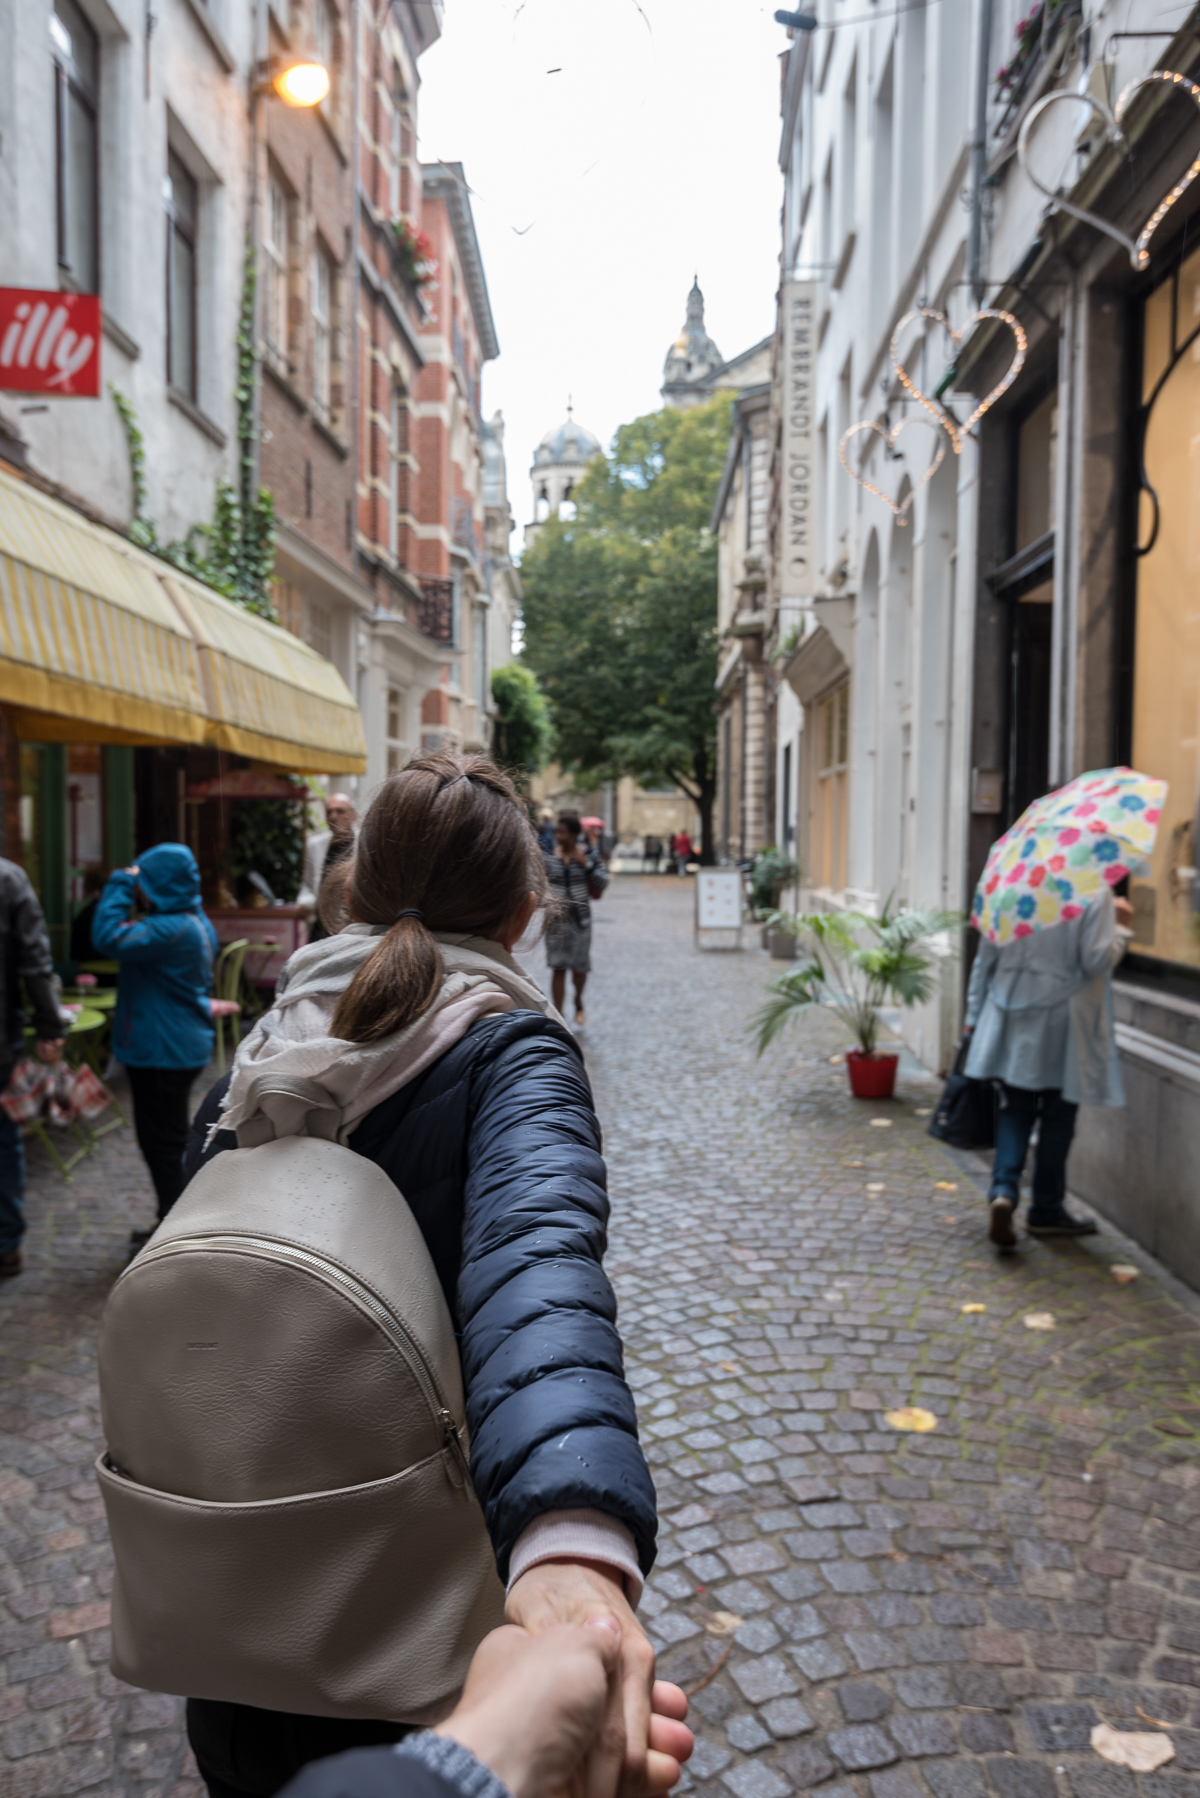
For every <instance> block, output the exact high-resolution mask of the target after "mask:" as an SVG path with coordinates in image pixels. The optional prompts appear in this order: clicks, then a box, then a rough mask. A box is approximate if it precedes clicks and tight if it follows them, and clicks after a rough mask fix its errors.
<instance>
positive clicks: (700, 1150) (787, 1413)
mask: <svg viewBox="0 0 1200 1798" xmlns="http://www.w3.org/2000/svg"><path fill="white" fill-rule="evenodd" d="M691 903H692V889H691V886H690V883H687V884H685V883H684V882H681V881H677V880H675V879H673V878H669V877H661V878H659V879H657V880H655V879H653V878H647V879H641V878H627V879H622V880H618V881H614V883H613V885H612V887H611V888H610V890H609V893H608V894H607V895H606V897H605V899H604V902H603V904H602V905H601V906H600V907H598V908H597V919H598V923H597V930H596V964H597V972H596V974H595V975H594V977H593V980H592V984H591V987H590V989H589V992H588V1023H587V1026H586V1030H585V1033H584V1040H585V1048H586V1051H587V1055H588V1061H589V1065H590V1068H591V1071H592V1074H593V1078H594V1080H595V1084H596V1093H597V1099H598V1103H599V1106H600V1111H601V1116H602V1118H603V1121H604V1125H605V1131H606V1138H607V1151H608V1155H609V1162H610V1170H611V1184H612V1192H613V1201H614V1220H613V1231H612V1250H611V1254H610V1259H609V1267H610V1271H611V1272H612V1274H613V1276H614V1279H615V1281H616V1284H617V1288H618V1292H619V1296H620V1301H621V1322H622V1328H623V1331H624V1334H625V1339H626V1345H627V1358H628V1367H629V1372H630V1376H631V1380H632V1382H633V1384H634V1387H635V1390H636V1391H637V1394H638V1399H639V1404H640V1406H641V1413H642V1419H643V1438H644V1441H645V1443H646V1447H647V1450H648V1452H649V1454H650V1457H651V1461H652V1464H653V1467H654V1472H655V1477H656V1480H657V1482H658V1486H659V1495H660V1506H661V1511H662V1517H663V1529H662V1549H661V1553H660V1557H659V1562H658V1566H657V1568H656V1570H655V1572H654V1574H653V1576H652V1578H651V1580H650V1583H649V1586H648V1589H647V1595H646V1598H645V1599H644V1601H643V1615H644V1617H645V1618H646V1620H647V1624H648V1627H649V1628H650V1629H651V1630H652V1631H653V1632H654V1634H655V1637H656V1640H657V1642H658V1644H659V1646H660V1658H661V1665H662V1668H663V1670H664V1672H666V1673H667V1674H668V1675H669V1676H670V1677H673V1678H676V1679H678V1680H680V1681H681V1682H682V1683H683V1684H685V1685H687V1686H690V1687H692V1688H693V1699H692V1703H693V1721H694V1723H695V1724H696V1727H697V1729H698V1732H699V1736H700V1742H699V1746H698V1749H697V1754H696V1757H695V1759H694V1761H693V1762H692V1767H691V1771H690V1774H689V1776H688V1783H689V1784H690V1785H691V1786H693V1787H694V1788H697V1789H699V1790H700V1791H702V1792H703V1793H704V1794H705V1798H708V1795H709V1794H711V1798H787V1795H788V1794H790V1793H793V1792H796V1793H805V1792H808V1791H809V1790H810V1789H815V1790H817V1792H818V1798H987V1795H988V1794H989V1793H990V1794H993V1795H994V1798H1136V1793H1137V1788H1138V1787H1139V1786H1140V1787H1141V1788H1142V1792H1143V1794H1144V1798H1200V1525H1197V1524H1195V1523H1194V1522H1193V1519H1195V1518H1196V1517H1197V1516H1198V1514H1200V1402H1198V1398H1197V1394H1198V1392H1200V1386H1198V1383H1197V1365H1196V1364H1197V1359H1198V1357H1200V1333H1198V1327H1197V1321H1196V1319H1197V1317H1198V1316H1200V1306H1197V1305H1196V1303H1195V1301H1192V1300H1190V1299H1189V1300H1185V1301H1183V1302H1181V1300H1180V1297H1179V1296H1178V1292H1177V1289H1175V1288H1174V1286H1173V1283H1172V1282H1170V1281H1167V1280H1164V1279H1162V1278H1160V1277H1159V1276H1158V1275H1157V1273H1156V1271H1155V1269H1154V1268H1153V1265H1152V1264H1151V1263H1150V1262H1148V1261H1147V1260H1146V1258H1145V1257H1140V1256H1137V1255H1136V1253H1131V1251H1130V1249H1129V1245H1128V1244H1125V1243H1123V1242H1119V1241H1118V1240H1116V1239H1114V1237H1113V1236H1112V1235H1111V1234H1106V1235H1103V1236H1101V1237H1099V1238H1093V1239H1092V1240H1091V1242H1090V1243H1086V1244H1082V1245H1081V1244H1063V1245H1052V1244H1048V1243H1037V1244H1035V1243H1031V1242H1025V1243H1023V1245H1022V1248H1021V1251H1020V1253H1019V1254H1018V1255H1017V1256H1015V1257H1013V1258H1011V1259H1009V1260H1006V1261H998V1260H997V1259H995V1258H994V1256H993V1254H992V1252H991V1250H990V1249H989V1248H988V1246H987V1244H986V1243H985V1241H984V1239H983V1225H982V1203H981V1195H980V1190H979V1189H980V1187H981V1184H982V1182H981V1174H980V1168H979V1164H978V1163H977V1162H975V1161H974V1159H973V1158H971V1157H963V1156H955V1155H953V1154H951V1153H949V1152H947V1151H944V1150H942V1149H941V1148H940V1147H939V1146H938V1145H937V1144H935V1143H933V1142H932V1141H931V1140H930V1139H929V1137H928V1136H926V1135H925V1133H924V1132H925V1124H926V1117H925V1116H924V1115H922V1114H923V1113H925V1112H926V1110H927V1108H928V1107H929V1105H930V1103H931V1100H932V1095H933V1093H934V1091H935V1090H936V1089H935V1087H934V1086H933V1084H932V1083H931V1082H930V1081H928V1080H925V1079H923V1078H909V1079H905V1078H903V1077H902V1079H901V1082H900V1087H899V1091H898V1096H897V1099H896V1100H895V1101H892V1102H889V1103H867V1104H863V1103H859V1102H855V1101H853V1100H852V1099H850V1098H849V1097H848V1096H847V1093H846V1085H845V1081H846V1075H845V1069H844V1067H842V1066H840V1065H831V1062H830V1056H831V1055H834V1054H835V1053H837V1052H838V1050H839V1049H840V1047H841V1046H842V1039H841V1035H840V1031H839V1027H838V1026H837V1024H836V1022H835V1021H834V1020H833V1019H831V1018H828V1017H826V1016H820V1017H816V1018H813V1019H810V1020H808V1021H807V1022H806V1023H805V1024H803V1025H802V1026H800V1027H798V1028H797V1029H796V1030H795V1031H794V1032H793V1034H792V1036H791V1037H790V1038H788V1039H785V1040H784V1041H783V1042H782V1043H781V1044H779V1045H778V1046H777V1047H776V1048H775V1049H774V1050H772V1051H770V1052H769V1053H768V1056H767V1057H766V1058H765V1059H764V1061H763V1062H761V1063H756V1062H755V1060H754V1058H753V1053H752V1051H751V1049H750V1048H749V1047H748V1044H747V1040H746V1037H745V1034H744V1030H745V1023H746V1020H747V1018H748V1017H749V1016H750V1015H751V1013H752V1012H753V1010H754V1007H755V1005H756V1004H757V1002H758V997H759V994H760V992H761V989H762V986H763V984H764V982H765V980H766V979H767V978H769V976H770V973H771V972H772V969H771V966H770V964H769V963H768V962H767V961H766V959H765V957H763V956H762V955H761V954H760V953H759V952H758V951H756V950H754V951H747V952H745V953H744V954H741V955H719V954H712V955H701V954H698V953H697V952H696V951H695V950H694V949H693V947H692V939H691V911H690V907H691ZM775 971H777V970H775ZM32 1171H33V1179H32V1182H31V1193H30V1213H31V1220H32V1228H31V1232H30V1236H29V1239H28V1247H29V1260H30V1268H29V1272H28V1273H27V1274H25V1275H24V1276H23V1277H22V1278H21V1279H20V1280H19V1281H15V1282H10V1283H7V1284H5V1285H4V1286H0V1353H2V1354H3V1357H4V1359H3V1368H2V1375H3V1399H2V1400H0V1413H2V1415H0V1506H2V1507H3V1517H2V1522H0V1597H2V1598H3V1601H4V1610H3V1611H2V1612H0V1617H2V1619H3V1620H2V1622H0V1657H2V1658H3V1663H4V1669H5V1675H6V1679H7V1684H6V1685H3V1686H0V1745H2V1748H3V1754H2V1755H0V1798H35V1795H40V1794H48V1795H54V1794H58V1793H63V1794H66V1793H72V1792H77V1791H86V1792H88V1793H89V1794H93V1795H95V1798H202V1792H201V1788H200V1787H199V1785H198V1783H197V1782H196V1779H195V1775H194V1770H193V1769H192V1768H191V1766H190V1762H189V1760H188V1758H187V1754H186V1744H185V1742H184V1739H183V1736H182V1730H181V1714H180V1713H181V1706H180V1705H179V1704H178V1703H177V1701H175V1700H173V1699H167V1698H161V1697H157V1696H153V1695H149V1694H143V1693H135V1692H132V1691H130V1690H129V1689H128V1688H126V1687H124V1686H122V1685H121V1684H120V1682H118V1681H116V1680H114V1679H113V1678H112V1677H111V1675H110V1674H109V1673H108V1672H107V1668H106V1659H107V1652H108V1643H107V1630H106V1624H107V1607H106V1597H107V1592H108V1586H109V1558H108V1551H107V1545H106V1542H105V1537H104V1524H103V1515H102V1510H101V1507H100V1504H99V1500H98V1498H97V1496H96V1493H95V1488H94V1485H93V1482H92V1476H91V1460H92V1456H93V1454H94V1453H95V1449H96V1446H97V1443H98V1440H99V1435H100V1429H99V1410H98V1401H97V1394H96V1386H95V1352H94V1340H95V1330H96V1323H97V1319H98V1317H99V1313H100V1310H101V1307H102V1305H103V1302H104V1298H105V1295H106V1293H107V1290H108V1287H109V1286H110V1285H111V1282H112V1280H113V1278H114V1277H115V1275H116V1273H117V1272H118V1271H119V1269H120V1267H121V1265H122V1262H123V1244H124V1242H125V1240H126V1237H127V1233H128V1230H129V1228H130V1225H131V1223H133V1222H134V1221H142V1220H143V1219H144V1218H145V1216H146V1215H147V1213H148V1211H149V1209H150V1206H149V1198H148V1191H149V1189H148V1184H147V1182H146V1179H145V1176H144V1174H143V1171H142V1168H141V1164H140V1162H139V1160H138V1157H137V1153H136V1150H135V1149H134V1147H133V1144H132V1142H131V1140H130V1138H129V1135H128V1134H127V1133H126V1132H120V1133H117V1134H115V1135H113V1136H110V1137H108V1138H107V1139H106V1140H105V1143H104V1144H103V1147H102V1151H101V1153H100V1155H98V1156H97V1157H96V1159H95V1160H94V1161H92V1162H88V1163H85V1164H84V1165H83V1166H82V1167H81V1168H80V1169H78V1170H77V1172H76V1178H75V1181H74V1183H73V1185H72V1186H70V1187H69V1188H68V1187H64V1186H63V1185H62V1183H61V1181H59V1180H58V1179H57V1178H55V1177H53V1176H52V1175H50V1174H49V1173H48V1171H47V1169H46V1166H45V1164H44V1163H41V1162H40V1161H38V1160H37V1158H36V1155H35V1157H34V1160H33V1168H32ZM1127 1260H1129V1261H1137V1262H1138V1263H1139V1264H1140V1267H1141V1270H1142V1271H1141V1277H1140V1278H1138V1279H1137V1280H1135V1281H1134V1282H1132V1283H1131V1284H1125V1285H1121V1284H1118V1283H1117V1281H1116V1279H1115V1278H1114V1276H1113V1274H1112V1271H1111V1267H1112V1264H1113V1263H1114V1262H1117V1263H1121V1262H1125V1261H1127ZM964 1305H976V1306H977V1305H983V1306H986V1310H983V1311H970V1312H964V1311H963V1309H962V1307H963V1306H964ZM1039 1312H1042V1313H1045V1312H1048V1313H1050V1314H1051V1315H1052V1317H1053V1320H1054V1327H1053V1329H1050V1330H1044V1331H1042V1330H1031V1329H1028V1328H1027V1327H1026V1325H1025V1323H1024V1321H1023V1320H1024V1319H1025V1318H1026V1317H1028V1316H1031V1315H1036V1314H1037V1313H1039ZM910 1404H911V1405H919V1406H922V1407H924V1408H926V1409H928V1410H929V1411H931V1412H933V1413H934V1414H935V1415H936V1417H937V1427H936V1429H935V1430H933V1431H932V1432H930V1433H928V1434H924V1435H905V1434H901V1433H898V1432H897V1431H895V1430H893V1429H891V1428H889V1427H888V1426H887V1424H886V1422H885V1420H884V1417H883V1413H884V1412H885V1411H886V1410H890V1409H892V1408H893V1407H895V1406H904V1405H910ZM1101 1721H1105V1722H1108V1723H1110V1724H1113V1725H1114V1726H1116V1727H1118V1728H1122V1727H1125V1728H1129V1727H1132V1728H1135V1729H1140V1730H1144V1731H1148V1732H1151V1733H1161V1732H1162V1730H1163V1727H1164V1726H1166V1725H1169V1735H1170V1738H1171V1740H1172V1742H1173V1744H1174V1747H1175V1751H1176V1758H1175V1759H1174V1760H1173V1761H1172V1762H1171V1763H1170V1764H1169V1765H1168V1766H1166V1767H1165V1768H1163V1769H1162V1770H1160V1771H1159V1772H1158V1773H1156V1774H1151V1775H1134V1774H1132V1773H1130V1772H1128V1771H1126V1770H1125V1769H1123V1768H1120V1767H1117V1766H1113V1765H1110V1764H1109V1763H1108V1762H1106V1761H1104V1760H1102V1759H1101V1758H1100V1757H1099V1756H1098V1755H1097V1754H1096V1753H1094V1752H1093V1751H1092V1749H1091V1747H1090V1732H1091V1729H1092V1727H1093V1726H1094V1724H1095V1723H1097V1722H1101Z"/></svg>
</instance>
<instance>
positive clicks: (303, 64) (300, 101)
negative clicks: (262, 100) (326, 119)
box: [270, 56, 329, 106]
mask: <svg viewBox="0 0 1200 1798" xmlns="http://www.w3.org/2000/svg"><path fill="white" fill-rule="evenodd" d="M270 87H271V92H272V93H274V94H276V95H277V96H278V97H279V99H281V100H282V101H283V103H284V105H285V106H319V105H320V104H321V102H322V100H324V99H326V98H327V97H328V94H329V70H328V69H327V68H326V67H325V64H324V63H323V62H317V60H316V59H315V57H311V56H294V57H292V58H291V59H290V61H288V62H285V63H283V64H282V65H281V66H280V67H279V68H278V69H276V70H275V71H274V73H273V74H272V75H271V78H270Z"/></svg>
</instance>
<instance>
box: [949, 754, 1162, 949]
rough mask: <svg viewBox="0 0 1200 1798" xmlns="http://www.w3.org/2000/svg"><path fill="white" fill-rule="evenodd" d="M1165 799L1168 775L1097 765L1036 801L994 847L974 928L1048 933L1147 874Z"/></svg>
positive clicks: (1001, 934) (1006, 936)
mask: <svg viewBox="0 0 1200 1798" xmlns="http://www.w3.org/2000/svg"><path fill="white" fill-rule="evenodd" d="M1166 796H1167V783H1166V781H1165V780H1156V779H1155V778H1154V777H1153V776H1151V775H1149V774H1138V773H1137V771H1136V770H1135V769H1133V768H1100V769H1097V770H1095V771H1093V772H1092V773H1090V774H1081V775H1079V776H1078V778H1077V779H1075V780H1072V781H1069V782H1068V783H1067V785H1066V786H1065V787H1059V788H1058V790H1057V791H1056V792H1054V793H1047V794H1045V795H1044V796H1043V797H1042V798H1041V799H1035V800H1034V802H1033V804H1032V805H1031V806H1030V807H1029V808H1028V810H1027V811H1024V812H1022V814H1021V816H1020V817H1019V818H1018V819H1017V822H1016V823H1015V824H1014V825H1013V826H1012V828H1011V830H1006V831H1005V833H1004V835H1003V836H1002V837H1001V838H1000V839H999V840H998V841H997V842H995V843H993V844H992V850H991V854H990V855H989V856H988V858H987V865H986V867H985V868H984V870H983V873H982V874H981V875H980V877H979V885H978V886H977V887H976V889H975V903H974V905H973V906H972V907H971V922H972V924H974V926H975V928H976V930H978V931H980V932H981V933H982V934H983V935H984V936H986V937H987V938H988V940H989V941H990V942H993V943H1001V944H1003V943H1010V942H1012V941H1013V939H1014V938H1015V937H1019V936H1029V935H1030V933H1031V932H1032V931H1034V930H1049V929H1050V927H1051V926H1052V925H1054V924H1063V923H1065V922H1066V921H1067V920H1068V919H1069V918H1077V917H1078V916H1079V914H1080V913H1081V912H1082V911H1083V909H1084V907H1085V906H1087V905H1090V904H1091V903H1092V901H1093V900H1094V899H1097V898H1099V896H1100V894H1101V893H1102V892H1103V891H1104V890H1105V888H1106V887H1111V886H1115V885H1116V884H1117V882H1118V881H1119V880H1123V879H1124V878H1125V876H1126V875H1127V874H1143V873H1145V872H1146V871H1147V868H1148V865H1149V861H1150V856H1151V853H1152V851H1153V849H1154V838H1155V836H1156V834H1157V832H1158V821H1159V818H1160V817H1161V816H1162V807H1163V800H1164V799H1165V798H1166Z"/></svg>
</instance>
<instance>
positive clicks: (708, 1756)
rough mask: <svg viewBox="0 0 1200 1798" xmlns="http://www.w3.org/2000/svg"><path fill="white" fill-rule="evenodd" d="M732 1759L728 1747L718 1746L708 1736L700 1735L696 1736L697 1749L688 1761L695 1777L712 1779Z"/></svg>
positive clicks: (689, 1770) (689, 1768)
mask: <svg viewBox="0 0 1200 1798" xmlns="http://www.w3.org/2000/svg"><path fill="white" fill-rule="evenodd" d="M732 1759H733V1756H732V1755H731V1754H730V1752H729V1750H728V1748H718V1747H717V1746H716V1744H715V1743H714V1742H712V1741H710V1740H709V1738H708V1737H707V1736H704V1735H700V1736H698V1737H697V1738H696V1747H695V1751H694V1752H693V1754H692V1758H691V1760H690V1761H689V1762H688V1772H689V1773H690V1774H691V1776H692V1778H693V1779H712V1778H713V1777H714V1775H715V1774H717V1773H719V1772H720V1771H721V1769H722V1767H727V1766H728V1765H729V1763H730V1761H731V1760H732Z"/></svg>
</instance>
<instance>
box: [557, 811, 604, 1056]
mask: <svg viewBox="0 0 1200 1798" xmlns="http://www.w3.org/2000/svg"><path fill="white" fill-rule="evenodd" d="M582 834H583V826H582V825H581V824H580V822H579V818H578V816H577V814H576V813H575V812H560V813H559V818H558V823H557V824H556V825H555V827H554V848H553V850H552V851H550V852H549V853H548V854H547V856H546V878H547V880H548V881H549V882H550V901H551V903H550V907H549V910H548V912H547V920H546V961H547V963H548V965H549V967H550V971H551V974H552V976H553V982H552V987H551V996H552V997H553V1000H554V1004H555V1006H556V1008H557V1009H558V1010H559V1011H560V1012H561V1011H564V1010H565V1001H566V997H567V970H568V969H570V971H571V976H572V979H573V980H574V983H575V1022H576V1023H577V1024H582V1023H583V1021H584V1011H583V989H584V987H585V986H586V985H587V977H588V974H589V973H590V972H591V966H592V907H591V901H592V899H598V898H599V897H600V895H601V893H602V892H603V891H604V889H605V887H606V886H607V885H608V874H607V873H606V871H605V867H604V863H603V862H602V861H601V859H600V857H599V856H598V855H597V853H596V851H595V850H594V849H593V848H592V846H591V844H590V843H587V842H586V839H585V840H584V841H581V840H580V839H581V837H582Z"/></svg>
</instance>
